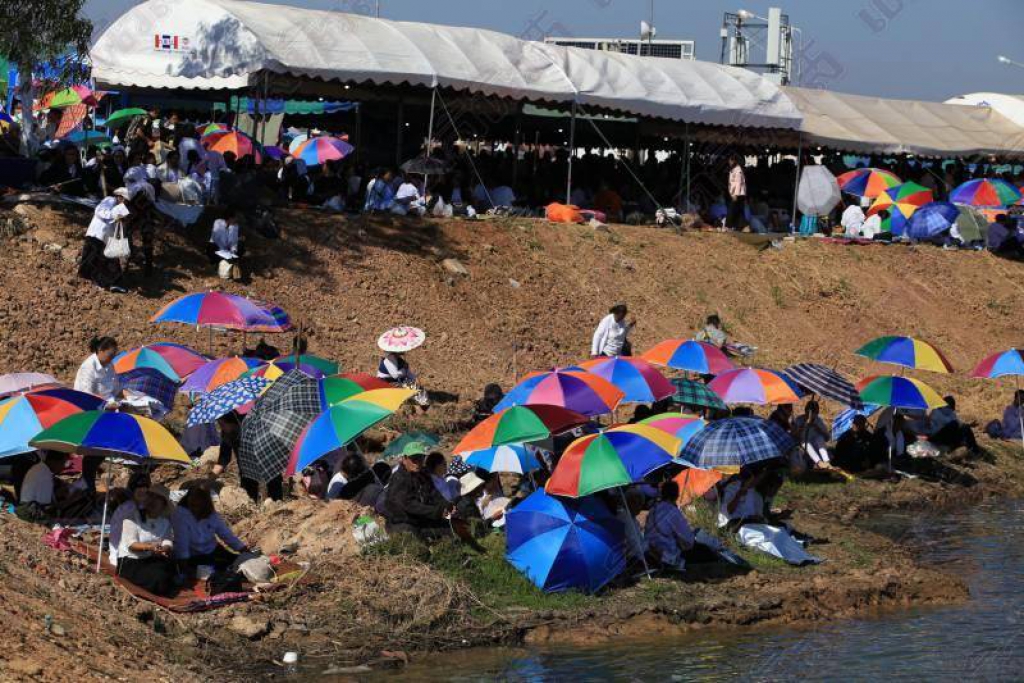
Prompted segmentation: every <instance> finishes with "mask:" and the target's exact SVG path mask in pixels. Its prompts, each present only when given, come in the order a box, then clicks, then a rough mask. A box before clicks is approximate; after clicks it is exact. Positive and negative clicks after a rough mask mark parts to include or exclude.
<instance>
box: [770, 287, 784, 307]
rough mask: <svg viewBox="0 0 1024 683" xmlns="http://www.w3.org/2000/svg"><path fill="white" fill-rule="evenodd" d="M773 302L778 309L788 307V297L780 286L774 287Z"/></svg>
mask: <svg viewBox="0 0 1024 683" xmlns="http://www.w3.org/2000/svg"><path fill="white" fill-rule="evenodd" d="M772 301H774V302H775V305H776V306H777V307H778V308H785V307H786V297H785V296H784V295H783V293H782V287H779V286H778V285H772Z"/></svg>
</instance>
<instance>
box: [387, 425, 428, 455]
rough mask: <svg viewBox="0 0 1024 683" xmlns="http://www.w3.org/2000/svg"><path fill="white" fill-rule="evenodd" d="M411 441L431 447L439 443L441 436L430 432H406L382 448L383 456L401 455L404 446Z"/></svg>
mask: <svg viewBox="0 0 1024 683" xmlns="http://www.w3.org/2000/svg"><path fill="white" fill-rule="evenodd" d="M411 443H421V444H423V445H424V446H426V447H427V448H433V447H434V446H436V445H438V444H439V443H441V438H440V437H439V436H437V435H436V434H431V433H430V432H420V431H415V432H406V433H405V434H402V435H401V436H399V437H398V438H397V439H395V440H394V441H392V442H391V443H389V444H388V447H387V448H385V449H384V454H383V455H384V457H385V458H393V457H395V456H396V455H401V454H402V451H403V450H405V447H406V446H408V445H409V444H411Z"/></svg>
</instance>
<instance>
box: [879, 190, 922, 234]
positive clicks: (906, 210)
mask: <svg viewBox="0 0 1024 683" xmlns="http://www.w3.org/2000/svg"><path fill="white" fill-rule="evenodd" d="M933 201H935V198H934V196H933V194H932V191H931V190H929V189H928V188H927V187H924V186H923V185H918V184H917V183H914V182H909V183H903V184H902V185H897V186H896V187H893V188H890V189H888V190H886V191H885V192H883V193H882V194H880V195H878V198H877V199H875V202H874V203H873V204H872V205H871V207H870V208H869V209H868V210H867V215H868V216H874V215H875V214H877V213H878V212H879V211H882V210H883V209H885V210H887V211H888V212H889V218H888V219H887V220H884V221H882V231H883V232H891V233H892V234H893V235H903V234H904V233H905V232H906V231H907V227H908V226H909V222H910V218H911V217H912V216H913V215H914V212H915V211H917V210H918V209H919V208H920V207H922V206H924V205H925V204H930V203H931V202H933Z"/></svg>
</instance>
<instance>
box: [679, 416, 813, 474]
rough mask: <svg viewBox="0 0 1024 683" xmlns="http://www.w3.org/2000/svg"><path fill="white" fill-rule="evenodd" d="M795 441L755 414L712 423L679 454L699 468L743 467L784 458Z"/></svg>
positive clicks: (772, 423) (782, 430)
mask: <svg viewBox="0 0 1024 683" xmlns="http://www.w3.org/2000/svg"><path fill="white" fill-rule="evenodd" d="M795 445H796V444H795V443H794V442H793V439H792V438H791V437H790V436H789V434H787V433H786V431H785V430H784V429H782V427H779V426H778V425H777V424H775V423H774V422H770V421H768V420H762V419H761V418H755V417H731V418H729V419H726V420H718V421H717V422H712V423H711V424H709V425H708V426H707V427H705V428H704V429H703V430H702V431H700V432H699V433H698V434H697V435H696V436H694V437H693V438H692V439H690V442H689V443H688V444H686V446H684V447H683V451H682V453H680V454H679V457H680V458H681V459H682V460H685V461H686V462H688V463H690V464H692V465H693V466H694V467H698V468H700V469H705V470H709V469H713V468H715V467H737V466H738V467H742V466H744V465H752V464H754V463H756V462H761V461H762V460H771V459H772V458H781V457H783V456H784V455H786V454H787V453H788V452H789V451H790V450H792V449H793V447H794V446H795Z"/></svg>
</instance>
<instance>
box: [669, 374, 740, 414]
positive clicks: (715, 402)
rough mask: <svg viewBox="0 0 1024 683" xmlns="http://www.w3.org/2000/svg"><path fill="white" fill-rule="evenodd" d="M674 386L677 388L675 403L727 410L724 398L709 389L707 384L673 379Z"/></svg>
mask: <svg viewBox="0 0 1024 683" xmlns="http://www.w3.org/2000/svg"><path fill="white" fill-rule="evenodd" d="M672 384H673V386H675V388H676V393H675V394H674V395H673V396H672V401H673V402H675V403H682V404H683V405H688V406H702V407H704V408H713V409H715V410H726V409H727V407H726V405H725V402H724V401H722V398H721V397H720V396H719V395H718V394H716V393H715V392H713V391H712V390H711V389H709V388H708V386H707V385H706V384H701V383H700V382H695V381H693V380H692V379H673V380H672Z"/></svg>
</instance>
